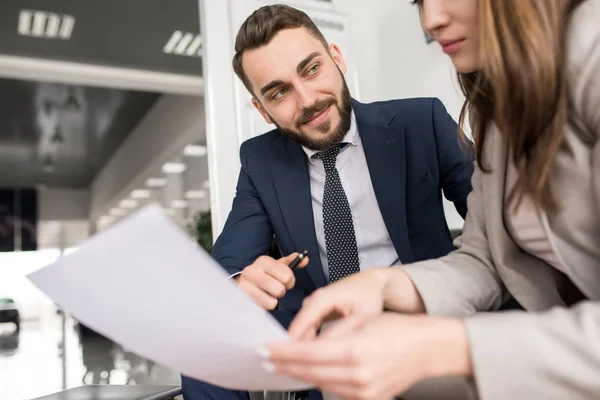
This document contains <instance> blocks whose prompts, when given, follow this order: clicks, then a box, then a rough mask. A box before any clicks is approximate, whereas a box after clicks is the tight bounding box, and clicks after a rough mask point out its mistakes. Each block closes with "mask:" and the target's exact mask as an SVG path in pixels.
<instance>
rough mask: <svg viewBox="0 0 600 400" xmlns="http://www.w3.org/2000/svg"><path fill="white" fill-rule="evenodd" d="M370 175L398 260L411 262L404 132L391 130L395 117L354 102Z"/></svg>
mask: <svg viewBox="0 0 600 400" xmlns="http://www.w3.org/2000/svg"><path fill="white" fill-rule="evenodd" d="M353 109H354V112H355V114H356V123H357V125H358V132H359V134H360V138H361V141H362V143H363V148H364V150H365V157H366V159H367V165H368V166H369V174H370V176H371V182H372V184H373V190H374V191H375V197H376V198H377V203H378V205H379V210H380V211H381V215H382V217H383V220H384V222H385V226H386V228H387V230H388V233H389V235H390V238H391V239H392V242H393V243H394V247H395V249H396V252H397V253H398V256H399V257H400V261H402V263H403V264H408V263H411V262H414V256H413V253H412V248H411V246H410V240H409V236H408V228H407V221H406V149H405V143H404V130H403V129H392V128H390V124H391V122H392V121H393V119H394V115H385V114H383V113H380V112H378V111H379V109H378V108H374V107H373V106H368V105H364V104H361V103H359V102H357V101H353Z"/></svg>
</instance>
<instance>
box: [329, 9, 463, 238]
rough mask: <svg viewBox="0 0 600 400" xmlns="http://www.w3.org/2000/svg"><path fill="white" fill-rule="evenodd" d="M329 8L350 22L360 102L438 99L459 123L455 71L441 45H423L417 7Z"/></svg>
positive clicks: (452, 215)
mask: <svg viewBox="0 0 600 400" xmlns="http://www.w3.org/2000/svg"><path fill="white" fill-rule="evenodd" d="M333 2H334V5H335V9H336V10H338V11H340V12H343V13H346V14H347V15H348V16H349V17H350V23H351V26H350V31H351V44H352V46H353V49H352V51H353V54H354V57H353V58H354V60H355V63H356V65H355V67H356V69H357V71H358V77H359V86H360V100H361V101H364V102H370V101H378V100H387V99H394V98H406V97H438V98H439V99H440V100H442V102H443V103H444V105H445V106H446V108H447V109H448V112H449V113H450V115H452V117H454V119H455V120H457V121H458V115H459V113H460V109H461V106H462V103H463V97H462V95H461V94H460V89H459V88H458V85H457V83H456V81H455V77H454V69H453V67H452V64H451V63H450V61H449V59H448V57H447V56H446V55H445V54H444V53H442V51H441V50H440V48H439V45H437V44H436V43H432V44H429V45H427V44H426V42H425V35H424V33H423V30H422V28H421V24H420V21H419V13H418V9H417V8H416V7H415V6H412V5H410V4H409V1H408V0H370V1H368V2H365V1H364V0H333ZM342 50H343V49H342ZM444 206H445V209H446V218H447V220H448V224H449V225H450V227H451V228H460V227H462V225H463V220H462V218H461V217H460V215H458V213H457V212H456V210H455V209H454V207H453V205H452V204H451V203H449V202H447V201H445V204H444Z"/></svg>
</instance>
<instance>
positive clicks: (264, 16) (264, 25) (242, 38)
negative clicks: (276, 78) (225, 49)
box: [233, 4, 329, 96]
mask: <svg viewBox="0 0 600 400" xmlns="http://www.w3.org/2000/svg"><path fill="white" fill-rule="evenodd" d="M294 28H305V29H306V30H308V32H310V33H311V34H312V35H313V36H314V37H315V38H317V39H318V40H319V41H320V42H321V43H323V46H325V48H328V47H329V45H328V44H327V40H325V37H324V36H323V34H322V33H321V31H320V30H319V28H317V26H316V25H315V23H314V22H313V21H312V19H310V17H309V16H308V15H306V14H305V13H304V12H302V11H300V10H297V9H295V8H293V7H290V6H286V5H283V4H275V5H271V6H264V7H261V8H259V9H258V10H256V11H254V12H253V13H252V15H250V16H249V17H248V18H247V19H246V21H244V23H243V24H242V26H241V27H240V30H239V31H238V34H237V37H236V38H235V55H234V56H233V70H234V71H235V73H236V75H237V76H238V77H239V78H240V79H241V80H242V82H243V83H244V86H246V89H248V91H249V92H250V93H251V94H252V95H253V96H254V93H253V91H252V85H251V83H250V81H249V80H248V76H246V73H245V72H244V67H243V66H242V56H243V55H244V52H245V51H246V50H253V49H257V48H259V47H262V46H265V45H267V44H269V42H270V41H271V40H272V39H273V37H274V36H275V35H276V34H277V33H279V32H280V31H282V30H284V29H294Z"/></svg>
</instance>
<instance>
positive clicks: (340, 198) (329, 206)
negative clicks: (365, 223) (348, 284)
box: [313, 147, 360, 282]
mask: <svg viewBox="0 0 600 400" xmlns="http://www.w3.org/2000/svg"><path fill="white" fill-rule="evenodd" d="M339 153H340V148H339V147H333V148H331V149H329V150H327V151H324V152H321V153H317V154H315V155H314V156H313V157H314V158H319V159H321V160H322V161H323V166H324V167H325V190H324V191H323V224H324V227H325V248H326V249H327V262H328V264H329V280H330V282H335V281H337V280H339V279H342V278H345V277H347V276H348V275H351V274H354V273H356V272H359V271H360V268H359V260H358V248H357V246H356V235H355V233H354V223H353V221H352V213H351V212H350V204H349V203H348V198H347V197H346V193H345V192H344V188H343V187H342V182H341V181H340V175H339V174H338V171H337V169H336V168H335V161H336V158H337V156H338V154H339Z"/></svg>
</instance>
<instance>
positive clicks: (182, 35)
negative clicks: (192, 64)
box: [163, 31, 202, 57]
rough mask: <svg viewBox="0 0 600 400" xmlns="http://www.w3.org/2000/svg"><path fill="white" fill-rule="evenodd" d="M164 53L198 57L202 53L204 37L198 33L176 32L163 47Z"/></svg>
mask: <svg viewBox="0 0 600 400" xmlns="http://www.w3.org/2000/svg"><path fill="white" fill-rule="evenodd" d="M163 52H164V53H165V54H176V55H182V56H189V57H198V56H200V54H201V52H202V37H201V36H200V35H199V34H196V33H190V32H182V31H175V32H173V33H172V34H171V37H170V38H169V40H168V41H167V43H166V44H165V46H164V47H163Z"/></svg>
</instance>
